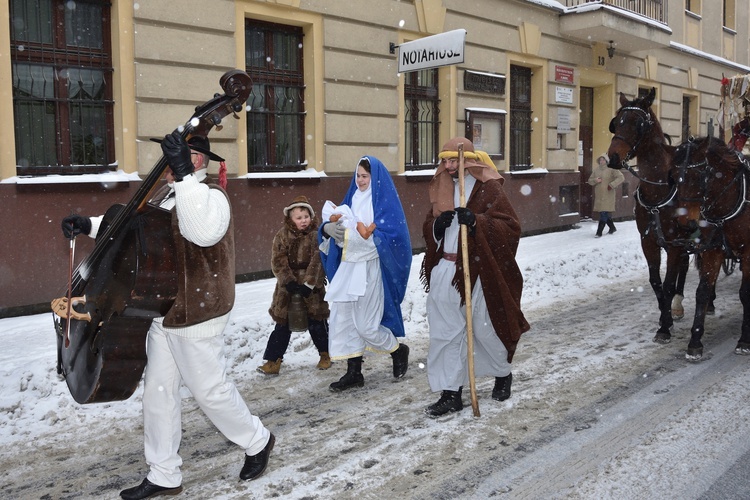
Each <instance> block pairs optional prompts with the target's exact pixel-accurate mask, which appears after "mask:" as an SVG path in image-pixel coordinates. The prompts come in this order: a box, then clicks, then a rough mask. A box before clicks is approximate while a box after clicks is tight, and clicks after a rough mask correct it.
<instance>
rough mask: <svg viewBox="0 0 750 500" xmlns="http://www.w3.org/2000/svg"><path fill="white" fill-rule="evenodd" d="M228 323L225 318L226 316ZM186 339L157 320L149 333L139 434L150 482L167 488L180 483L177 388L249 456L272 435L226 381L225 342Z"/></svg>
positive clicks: (257, 450) (216, 339)
mask: <svg viewBox="0 0 750 500" xmlns="http://www.w3.org/2000/svg"><path fill="white" fill-rule="evenodd" d="M226 318H227V319H229V315H227V316H226ZM225 325H226V321H224V322H223V323H221V324H219V325H217V327H216V329H217V335H215V336H212V337H207V338H186V337H181V336H179V335H174V334H170V333H167V332H166V331H165V330H164V327H163V326H162V324H161V321H158V320H157V321H154V322H152V323H151V328H150V330H149V332H148V338H147V345H146V354H147V356H148V363H147V364H146V370H145V379H144V390H143V431H144V444H145V455H146V463H148V465H149V467H150V470H149V473H148V480H149V481H151V482H152V483H154V484H158V485H159V486H165V487H176V486H179V485H180V484H182V473H181V472H180V466H181V465H182V459H181V458H180V455H179V454H178V451H179V448H180V438H181V437H182V419H181V413H182V412H181V398H180V384H181V383H184V384H185V386H186V387H187V388H188V389H189V390H190V392H191V393H192V395H193V397H194V398H195V401H196V402H197V403H198V405H199V406H200V408H201V410H203V412H204V413H205V414H206V416H207V417H208V418H209V419H210V420H211V422H213V424H214V425H215V426H216V428H217V429H219V431H220V432H221V433H222V434H224V436H226V438H227V439H229V440H230V441H232V442H233V443H236V444H238V445H239V446H241V447H242V448H243V449H244V450H245V453H247V454H248V455H256V454H258V453H260V452H261V451H262V450H263V448H264V447H265V446H266V444H267V443H268V440H269V439H270V437H271V433H270V432H269V431H268V429H266V428H265V427H264V426H263V424H262V423H261V421H260V419H259V418H258V417H256V416H254V415H253V414H251V413H250V410H249V409H248V407H247V405H246V404H245V401H244V400H243V399H242V396H241V395H240V393H239V392H238V391H237V388H236V387H235V385H234V384H233V383H232V382H231V381H229V380H227V376H226V360H225V358H224V351H223V348H224V341H223V338H222V336H221V335H219V334H220V333H221V332H222V331H223V330H224V326H225Z"/></svg>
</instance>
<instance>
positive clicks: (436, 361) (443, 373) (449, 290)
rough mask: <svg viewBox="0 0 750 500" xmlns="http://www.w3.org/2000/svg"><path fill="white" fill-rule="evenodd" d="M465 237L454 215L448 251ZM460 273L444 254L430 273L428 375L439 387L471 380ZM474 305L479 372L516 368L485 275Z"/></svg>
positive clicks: (470, 184)
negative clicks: (456, 281)
mask: <svg viewBox="0 0 750 500" xmlns="http://www.w3.org/2000/svg"><path fill="white" fill-rule="evenodd" d="M475 183H476V180H475V179H474V178H473V177H472V176H471V175H467V176H466V179H465V188H466V193H471V191H472V189H473V188H474V184H475ZM454 205H455V206H459V190H458V183H456V187H455V190H454ZM459 236H460V231H459V224H458V217H457V216H454V217H453V221H452V222H451V225H450V226H449V227H448V228H447V229H446V230H445V236H444V237H443V242H442V244H443V245H444V247H443V249H444V253H452V254H455V253H457V252H458V241H459ZM469 237H471V236H469ZM469 265H471V262H469ZM455 274H456V263H455V262H453V261H449V260H447V259H441V260H440V262H439V263H438V264H437V265H436V266H435V267H434V268H433V270H432V275H431V278H430V293H429V294H428V295H427V321H428V323H429V326H430V347H429V351H428V353H427V379H428V381H429V383H430V389H432V391H434V392H438V391H444V390H450V391H457V390H458V388H459V387H462V386H466V385H467V384H468V383H469V371H468V358H467V338H466V335H467V334H466V329H467V328H466V307H465V306H462V305H461V296H460V295H459V293H458V291H457V290H456V289H455V288H454V287H453V285H452V284H451V282H452V281H453V277H454V276H455ZM471 310H472V330H473V334H474V335H473V340H474V375H475V376H476V377H481V376H488V375H489V376H492V377H504V376H506V375H508V374H509V373H510V368H511V366H510V363H508V351H507V349H506V348H505V346H504V345H503V343H502V342H501V341H500V339H499V338H498V336H497V334H496V333H495V330H494V328H493V327H492V322H491V321H490V316H489V311H488V310H487V303H486V302H485V300H484V292H483V290H482V283H481V280H480V279H479V278H477V282H476V284H475V285H474V289H473V290H472V292H471Z"/></svg>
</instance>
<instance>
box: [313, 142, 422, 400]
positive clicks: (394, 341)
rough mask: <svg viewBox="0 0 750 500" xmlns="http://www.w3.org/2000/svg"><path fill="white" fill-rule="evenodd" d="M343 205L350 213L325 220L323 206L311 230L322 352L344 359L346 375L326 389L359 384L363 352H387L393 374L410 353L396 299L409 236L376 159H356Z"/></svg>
mask: <svg viewBox="0 0 750 500" xmlns="http://www.w3.org/2000/svg"><path fill="white" fill-rule="evenodd" d="M327 205H329V206H333V207H335V206H334V205H332V204H327ZM346 207H348V209H347V210H335V211H336V212H339V213H341V212H343V213H348V214H353V217H354V218H355V219H356V220H353V221H352V220H349V221H348V222H346V221H344V220H338V221H336V222H331V221H329V215H330V210H329V211H328V212H329V213H327V210H326V208H324V209H323V220H324V221H325V222H324V223H323V224H322V225H321V227H320V229H319V230H318V242H319V243H320V248H321V255H320V257H321V260H322V261H323V267H324V268H325V271H326V277H327V278H328V283H329V286H328V291H327V293H326V300H327V301H328V302H329V305H330V308H331V316H330V318H329V327H330V331H329V337H328V338H329V346H328V348H329V354H330V355H331V359H332V360H337V359H346V360H347V372H346V374H345V375H344V376H343V377H341V379H340V380H339V381H337V382H334V383H332V384H331V385H330V388H331V390H333V391H343V390H346V389H349V388H351V387H362V386H363V385H364V377H363V375H362V356H363V355H364V353H365V351H369V352H374V353H389V354H390V355H391V357H392V358H393V376H394V377H396V378H401V377H403V376H404V375H405V374H406V370H407V368H408V359H409V347H408V346H407V345H406V344H404V343H400V342H399V340H398V339H399V338H403V337H404V336H405V331H404V320H403V317H402V316H401V302H402V301H403V300H404V295H405V293H406V284H407V282H408V279H409V272H410V270H411V240H410V238H409V230H408V227H407V225H406V216H405V215H404V209H403V207H402V205H401V200H400V199H399V196H398V192H397V191H396V187H395V186H394V184H393V180H392V179H391V176H390V173H389V172H388V169H386V167H385V165H383V163H382V162H381V161H380V160H378V159H377V158H375V157H373V156H364V157H362V158H361V159H360V160H359V162H358V164H357V169H356V171H355V173H354V176H353V178H352V182H351V184H350V186H349V190H348V191H347V193H346V196H345V197H344V200H343V201H342V202H341V204H340V205H339V206H338V207H335V208H339V209H343V208H346ZM349 210H350V211H349ZM357 228H359V230H358V229H357Z"/></svg>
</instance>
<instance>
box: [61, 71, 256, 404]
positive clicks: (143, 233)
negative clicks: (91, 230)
mask: <svg viewBox="0 0 750 500" xmlns="http://www.w3.org/2000/svg"><path fill="white" fill-rule="evenodd" d="M219 84H220V85H221V88H222V89H223V90H224V94H215V95H214V97H213V98H212V99H210V100H209V101H207V102H205V103H204V104H202V105H200V106H197V107H196V108H195V113H194V114H193V116H192V117H191V118H190V119H189V120H188V121H187V123H186V124H185V125H184V126H183V127H180V128H178V129H177V130H178V131H179V132H180V134H181V135H182V136H183V137H184V138H185V139H188V138H189V137H193V136H196V135H197V136H201V137H207V135H208V133H209V131H210V130H211V128H212V127H214V126H215V127H217V129H219V130H220V129H221V125H220V124H221V120H222V119H223V118H224V117H225V116H227V115H229V114H231V115H232V116H234V117H235V118H238V116H237V113H238V112H240V111H241V110H242V109H243V107H244V103H245V101H246V100H247V98H248V97H249V96H250V92H251V90H252V82H251V79H250V77H249V76H248V75H247V73H245V72H244V71H241V70H231V71H228V72H227V73H225V74H224V75H222V77H221V78H220V80H219ZM167 167H168V164H167V159H166V158H165V157H164V156H162V157H161V158H160V159H159V161H157V163H156V165H155V166H154V167H153V168H152V170H151V171H150V172H149V174H148V175H147V176H146V177H145V179H144V180H143V182H142V184H141V186H140V188H139V189H138V190H137V192H136V193H135V195H134V196H133V198H132V199H131V200H130V201H129V202H128V203H127V204H126V205H113V206H112V207H110V208H109V209H108V210H107V212H106V213H105V215H104V218H103V219H102V224H101V226H100V229H99V232H98V234H97V237H96V243H95V245H94V249H93V250H92V251H91V253H90V254H89V255H88V256H86V258H85V259H83V260H82V261H81V263H80V264H79V265H78V266H77V268H76V269H75V272H73V270H72V260H73V259H72V256H71V273H70V274H71V276H70V282H69V283H68V286H67V296H65V297H62V298H59V299H55V300H53V301H52V310H53V313H54V314H53V317H54V324H55V331H56V334H57V335H56V337H57V358H58V359H57V366H58V372H59V373H60V374H61V375H62V376H63V377H64V378H65V381H66V383H67V386H68V389H69V390H70V393H71V395H72V396H73V399H75V400H76V401H77V402H78V403H81V404H84V403H98V402H107V401H118V400H124V399H127V398H129V397H130V396H131V395H132V394H133V392H135V389H136V388H137V387H138V383H139V382H140V380H141V376H142V375H143V370H144V368H145V367H146V336H147V333H148V330H149V328H150V326H151V322H152V320H153V319H154V318H157V317H160V316H164V315H165V314H166V313H167V311H169V309H170V307H171V306H172V304H173V303H174V300H175V297H176V294H177V273H176V262H175V258H174V254H175V250H174V249H175V244H174V241H173V240H172V233H171V217H172V215H171V212H170V211H167V210H164V209H162V208H160V207H158V206H156V205H154V204H151V203H149V200H150V198H151V195H152V192H153V191H154V190H155V188H156V187H157V183H158V182H159V180H160V179H161V178H162V177H163V175H164V172H165V170H166V169H167ZM73 247H74V245H73V242H72V240H71V248H73Z"/></svg>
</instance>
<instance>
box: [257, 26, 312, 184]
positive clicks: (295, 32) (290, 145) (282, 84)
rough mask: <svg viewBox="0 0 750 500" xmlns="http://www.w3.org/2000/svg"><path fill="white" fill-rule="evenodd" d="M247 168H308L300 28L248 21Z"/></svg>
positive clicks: (288, 169)
mask: <svg viewBox="0 0 750 500" xmlns="http://www.w3.org/2000/svg"><path fill="white" fill-rule="evenodd" d="M245 65H246V71H247V74H248V75H250V77H251V78H252V80H253V89H252V92H251V93H250V97H249V98H248V100H247V104H248V106H249V110H248V111H247V164H248V169H250V170H254V171H261V172H264V171H266V172H267V171H296V170H302V169H304V168H305V147H304V146H305V143H304V137H305V102H304V90H305V80H304V75H303V72H302V28H298V27H294V26H285V25H281V24H272V23H265V22H261V21H255V20H252V19H246V20H245Z"/></svg>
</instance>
